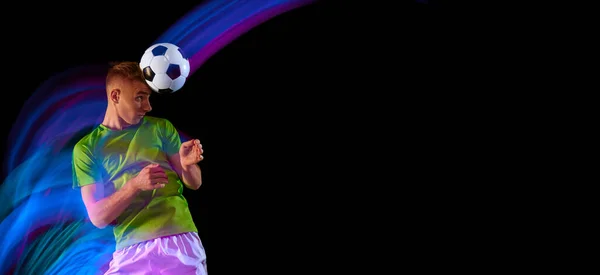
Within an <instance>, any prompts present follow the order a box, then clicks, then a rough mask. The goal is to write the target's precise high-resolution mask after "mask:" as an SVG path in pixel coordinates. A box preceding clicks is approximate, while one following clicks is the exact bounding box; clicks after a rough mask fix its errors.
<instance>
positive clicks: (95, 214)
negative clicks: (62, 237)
mask: <svg viewBox="0 0 600 275" xmlns="http://www.w3.org/2000/svg"><path fill="white" fill-rule="evenodd" d="M138 192H139V191H138V190H137V189H135V188H134V187H133V186H132V185H131V184H128V183H126V184H125V185H124V186H123V187H122V188H121V189H119V190H117V191H116V192H115V193H113V194H112V195H110V196H108V197H106V198H104V199H101V200H99V201H97V202H96V203H94V205H93V207H92V208H91V209H90V210H91V211H90V213H89V214H90V219H91V220H92V223H93V224H94V225H95V226H96V227H98V228H104V227H106V226H107V225H109V224H110V223H111V222H112V221H114V220H115V219H116V218H117V217H118V216H119V215H121V213H123V211H125V209H126V208H127V207H128V206H129V205H130V204H131V202H132V201H133V199H134V198H135V196H136V195H137V194H138Z"/></svg>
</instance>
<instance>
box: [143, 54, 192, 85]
mask: <svg viewBox="0 0 600 275" xmlns="http://www.w3.org/2000/svg"><path fill="white" fill-rule="evenodd" d="M140 68H141V69H142V72H143V74H144V78H145V79H146V82H147V83H148V85H150V88H152V90H154V91H155V92H157V93H160V94H170V93H174V92H176V91H177V90H179V89H181V87H183V84H185V81H186V79H187V77H188V75H189V74H190V61H189V60H188V58H187V57H186V55H185V54H184V53H183V51H182V50H181V48H179V46H177V45H175V44H172V43H157V44H154V45H152V46H150V47H149V48H148V49H146V51H145V52H144V54H143V55H142V59H141V60H140Z"/></svg>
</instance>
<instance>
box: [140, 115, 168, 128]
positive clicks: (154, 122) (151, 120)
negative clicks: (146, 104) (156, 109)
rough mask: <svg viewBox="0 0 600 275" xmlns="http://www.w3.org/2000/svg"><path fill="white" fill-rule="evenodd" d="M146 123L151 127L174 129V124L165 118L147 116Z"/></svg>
mask: <svg viewBox="0 0 600 275" xmlns="http://www.w3.org/2000/svg"><path fill="white" fill-rule="evenodd" d="M144 119H145V121H146V123H148V124H149V125H151V126H158V127H161V128H171V127H173V123H171V121H170V120H168V119H166V118H163V117H155V116H145V117H144Z"/></svg>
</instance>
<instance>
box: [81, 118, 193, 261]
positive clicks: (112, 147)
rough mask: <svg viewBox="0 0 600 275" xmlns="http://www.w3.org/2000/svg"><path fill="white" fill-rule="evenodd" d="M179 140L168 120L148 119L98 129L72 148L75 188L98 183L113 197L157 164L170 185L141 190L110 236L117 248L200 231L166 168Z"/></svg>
mask: <svg viewBox="0 0 600 275" xmlns="http://www.w3.org/2000/svg"><path fill="white" fill-rule="evenodd" d="M180 145H181V140H180V137H179V133H178V132H177V131H176V129H175V127H174V126H173V125H172V124H171V122H169V121H168V120H166V119H163V118H157V117H149V116H146V117H144V119H143V120H142V121H141V122H140V123H138V124H137V125H135V126H131V127H129V128H126V129H123V130H118V131H117V130H111V129H109V128H107V127H105V126H104V125H101V124H100V125H98V126H97V127H96V128H94V130H92V132H91V133H89V134H87V135H86V136H84V137H83V138H82V139H81V140H79V142H77V144H76V145H75V146H74V148H73V187H74V188H75V187H77V186H79V187H81V186H85V185H88V184H93V183H96V184H98V185H99V186H98V188H104V190H108V192H110V193H112V192H113V190H114V191H116V190H118V189H120V188H121V187H123V185H124V184H125V183H126V182H127V181H128V180H129V179H131V178H133V177H135V176H136V175H137V174H138V173H139V172H140V171H141V170H142V168H144V167H145V166H146V165H149V164H151V163H158V164H160V166H161V167H162V168H163V169H164V170H165V172H166V174H167V176H168V178H169V183H168V184H167V185H166V186H165V187H164V188H161V189H157V190H154V191H155V192H153V191H141V192H140V193H139V194H138V195H137V196H136V198H135V199H134V200H133V202H132V203H131V205H130V206H129V207H127V209H126V210H125V211H124V212H123V213H122V214H121V215H120V216H119V217H117V219H116V224H114V228H113V232H114V235H115V241H116V249H117V250H118V249H121V248H123V247H126V246H129V245H132V244H135V243H138V242H142V241H146V240H150V239H154V238H157V237H160V236H167V235H173V234H179V233H184V232H198V229H197V228H196V226H195V224H194V221H193V219H192V215H191V213H190V211H189V208H188V203H187V201H186V199H185V197H184V196H183V188H184V185H183V183H182V182H181V180H180V179H179V176H178V175H177V173H176V172H175V171H174V170H173V168H172V167H171V165H170V164H169V160H168V157H167V156H168V155H173V154H177V153H178V152H179V147H180Z"/></svg>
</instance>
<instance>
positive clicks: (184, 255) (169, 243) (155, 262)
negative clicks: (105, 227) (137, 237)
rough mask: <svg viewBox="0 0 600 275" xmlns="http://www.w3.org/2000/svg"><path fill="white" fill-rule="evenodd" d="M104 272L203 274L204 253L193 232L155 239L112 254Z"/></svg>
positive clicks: (204, 266) (196, 235) (205, 271)
mask: <svg viewBox="0 0 600 275" xmlns="http://www.w3.org/2000/svg"><path fill="white" fill-rule="evenodd" d="M104 274H105V275H109V274H110V275H112V274H128V275H145V274H174V275H186V274H194V275H206V274H207V268H206V253H205V251H204V246H202V242H201V241H200V237H199V236H198V234H197V233H196V232H188V233H182V234H178V235H172V236H166V237H160V238H156V239H153V240H150V241H145V242H141V243H138V244H134V245H131V246H128V247H125V248H123V249H120V250H117V251H115V252H114V253H113V259H112V260H111V262H110V266H109V268H108V270H107V271H106V273H104Z"/></svg>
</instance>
